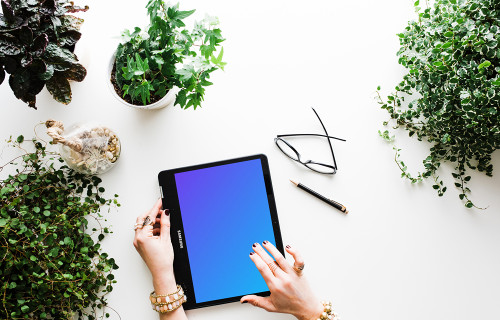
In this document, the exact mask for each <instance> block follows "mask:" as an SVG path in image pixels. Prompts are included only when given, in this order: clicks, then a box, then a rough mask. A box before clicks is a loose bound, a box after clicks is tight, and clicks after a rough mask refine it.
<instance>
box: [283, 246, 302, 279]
mask: <svg viewBox="0 0 500 320" xmlns="http://www.w3.org/2000/svg"><path fill="white" fill-rule="evenodd" d="M285 250H286V252H288V253H289V254H291V255H292V257H293V260H294V263H293V269H294V270H295V272H296V273H297V274H299V275H300V274H302V269H304V259H303V258H302V256H301V255H300V253H299V252H298V251H297V250H295V248H292V247H291V246H289V245H287V246H286V247H285Z"/></svg>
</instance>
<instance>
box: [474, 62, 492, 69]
mask: <svg viewBox="0 0 500 320" xmlns="http://www.w3.org/2000/svg"><path fill="white" fill-rule="evenodd" d="M489 66H491V62H489V61H488V60H486V61H484V62H483V63H481V64H480V65H479V66H477V68H478V69H479V70H481V69H483V68H487V67H489Z"/></svg>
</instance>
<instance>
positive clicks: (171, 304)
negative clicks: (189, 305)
mask: <svg viewBox="0 0 500 320" xmlns="http://www.w3.org/2000/svg"><path fill="white" fill-rule="evenodd" d="M149 301H151V306H152V307H153V310H155V311H157V312H160V313H167V312H172V311H175V310H177V309H179V308H180V306H182V304H183V303H184V302H186V301H187V297H186V295H185V294H184V291H183V290H182V287H181V286H180V285H177V291H175V292H174V293H169V294H156V293H155V292H154V291H153V292H151V294H150V295H149Z"/></svg>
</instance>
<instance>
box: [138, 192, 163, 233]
mask: <svg viewBox="0 0 500 320" xmlns="http://www.w3.org/2000/svg"><path fill="white" fill-rule="evenodd" d="M161 206H162V202H161V198H160V199H158V200H157V201H156V203H155V204H154V206H153V208H151V210H150V211H149V212H146V213H145V214H144V215H143V216H142V218H143V221H145V219H148V217H149V221H150V222H151V221H152V222H153V224H154V222H155V221H156V216H157V215H158V214H161ZM142 233H145V234H147V235H150V234H151V235H152V234H153V225H152V224H150V223H149V222H148V223H147V224H146V225H145V226H144V227H143V228H142Z"/></svg>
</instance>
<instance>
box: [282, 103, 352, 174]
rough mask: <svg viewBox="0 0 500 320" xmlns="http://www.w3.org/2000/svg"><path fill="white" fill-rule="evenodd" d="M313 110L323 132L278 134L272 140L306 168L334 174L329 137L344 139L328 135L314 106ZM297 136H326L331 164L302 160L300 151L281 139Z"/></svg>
mask: <svg viewBox="0 0 500 320" xmlns="http://www.w3.org/2000/svg"><path fill="white" fill-rule="evenodd" d="M311 109H312V110H313V111H314V114H316V117H318V120H319V123H321V126H322V127H323V130H324V131H325V134H313V133H303V134H279V135H277V136H276V138H274V142H275V143H276V145H277V146H278V148H279V149H280V150H281V152H283V153H284V154H285V155H286V156H287V157H289V158H290V159H292V160H294V161H297V162H298V163H301V164H303V165H304V166H306V167H307V168H308V169H311V170H312V171H315V172H318V173H324V174H334V173H336V172H337V162H336V161H335V155H334V153H333V147H332V143H331V142H330V139H336V140H340V141H345V140H344V139H340V138H336V137H331V136H329V135H328V132H327V131H326V128H325V126H324V125H323V121H321V118H320V117H319V115H318V113H317V112H316V110H314V108H311ZM299 136H314V137H324V138H327V141H328V145H329V146H330V151H331V153H332V159H333V166H332V165H329V164H325V163H321V162H315V161H312V160H306V161H303V160H302V159H301V156H300V153H299V152H298V151H297V150H296V149H295V148H294V147H292V145H291V144H290V143H288V142H286V141H285V140H283V139H282V138H283V137H299Z"/></svg>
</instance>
